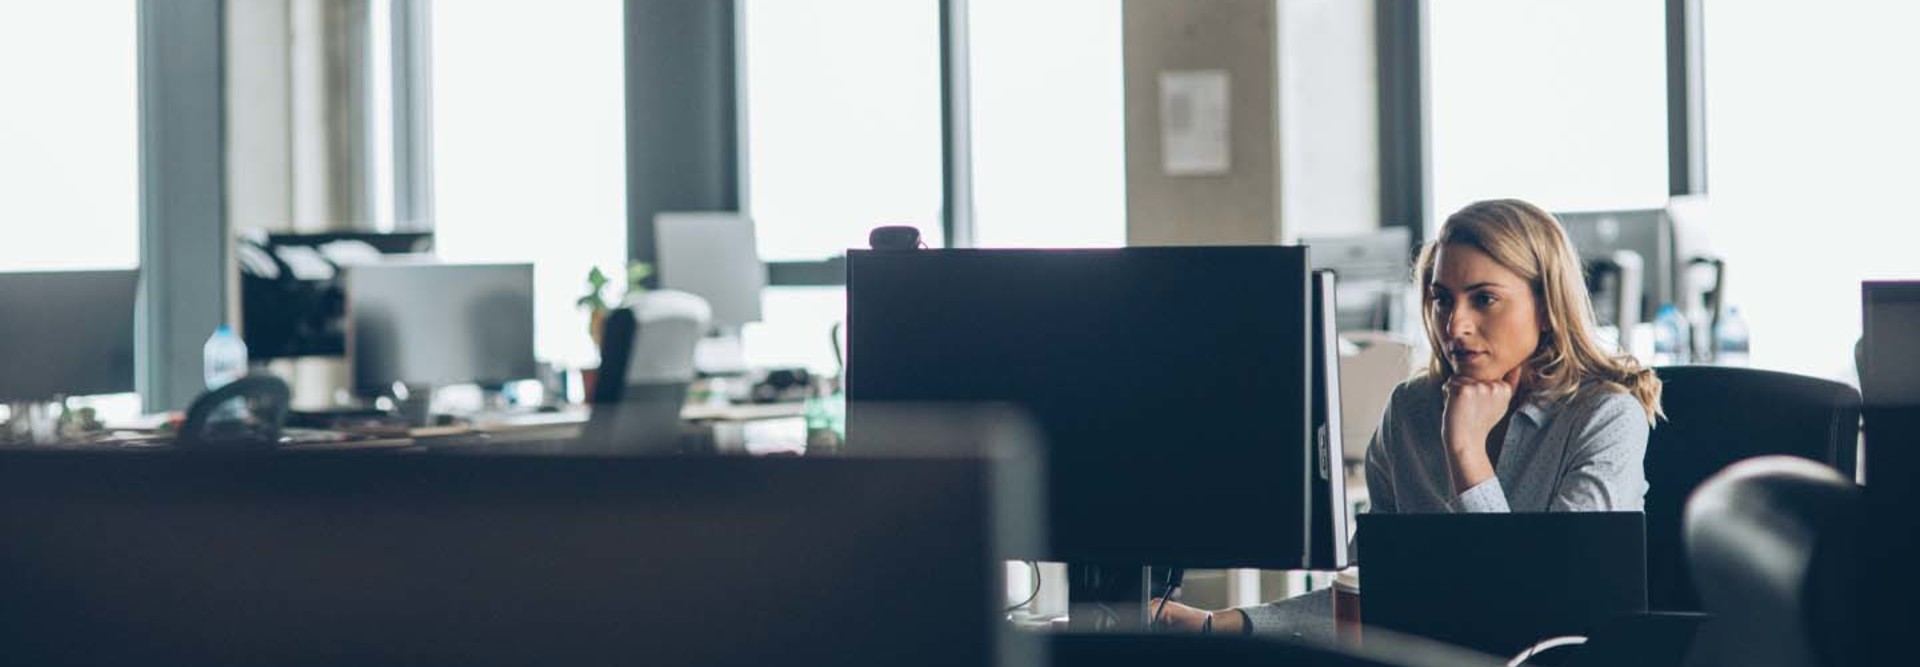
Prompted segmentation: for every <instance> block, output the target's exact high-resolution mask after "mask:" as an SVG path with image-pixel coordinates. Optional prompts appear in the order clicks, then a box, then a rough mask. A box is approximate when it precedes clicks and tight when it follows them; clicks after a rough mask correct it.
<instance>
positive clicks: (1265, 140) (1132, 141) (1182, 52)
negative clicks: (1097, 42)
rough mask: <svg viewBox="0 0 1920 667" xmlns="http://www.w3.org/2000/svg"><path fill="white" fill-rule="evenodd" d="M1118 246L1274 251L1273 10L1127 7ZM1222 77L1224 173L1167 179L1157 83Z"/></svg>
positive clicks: (1251, 4) (1139, 0)
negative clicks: (1123, 226)
mask: <svg viewBox="0 0 1920 667" xmlns="http://www.w3.org/2000/svg"><path fill="white" fill-rule="evenodd" d="M1123 11H1124V18H1123V27H1122V31H1123V38H1122V39H1123V42H1124V44H1125V50H1126V55H1125V59H1124V60H1125V66H1126V74H1125V81H1126V94H1125V98H1126V107H1127V114H1126V115H1127V120H1126V140H1127V245H1217V244H1270V243H1277V242H1278V241H1279V240H1280V238H1281V232H1280V199H1279V189H1280V188H1279V155H1278V150H1277V149H1278V138H1277V128H1278V125H1279V115H1278V114H1279V111H1278V105H1277V98H1276V96H1275V92H1274V90H1275V87H1276V85H1277V82H1278V80H1279V74H1278V72H1277V71H1276V68H1277V67H1278V62H1277V61H1278V58H1277V55H1276V51H1275V49H1276V41H1275V36H1276V32H1275V31H1276V26H1275V11H1276V10H1275V5H1274V2H1273V0H1209V1H1207V2H1164V1H1162V0H1127V2H1126V5H1125V7H1124V9H1123ZM1195 70H1220V71H1224V72H1226V74H1227V77H1228V93H1229V95H1228V100H1229V106H1228V145H1229V147H1230V151H1229V153H1230V154H1229V164H1228V168H1227V170H1226V171H1225V172H1224V173H1210V174H1197V175H1169V174H1168V173H1167V171H1166V170H1165V169H1164V168H1163V163H1162V150H1163V146H1162V134H1163V133H1162V119H1161V112H1160V107H1161V90H1160V75H1161V73H1163V72H1169V71H1195Z"/></svg>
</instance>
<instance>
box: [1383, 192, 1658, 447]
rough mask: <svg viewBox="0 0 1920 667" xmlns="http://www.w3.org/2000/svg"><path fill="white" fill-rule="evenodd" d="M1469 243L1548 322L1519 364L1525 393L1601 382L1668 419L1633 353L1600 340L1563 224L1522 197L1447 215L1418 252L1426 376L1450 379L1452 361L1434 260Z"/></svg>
mask: <svg viewBox="0 0 1920 667" xmlns="http://www.w3.org/2000/svg"><path fill="white" fill-rule="evenodd" d="M1446 245H1464V246H1469V247H1472V248H1476V249H1478V250H1480V251H1481V252H1484V253H1486V254H1487V256H1488V257H1492V258H1493V261H1495V262H1498V263H1499V264H1500V265H1501V266H1503V267H1506V268H1507V270H1509V271H1512V272H1514V273H1517V274H1520V277H1521V278H1524V279H1526V281H1527V283H1528V284H1529V285H1532V286H1533V296H1534V299H1535V301H1536V302H1537V305H1538V306H1539V309H1540V312H1541V313H1542V317H1543V319H1544V320H1545V322H1544V324H1545V327H1546V330H1545V331H1542V332H1541V334H1540V347H1539V348H1538V349H1535V350H1534V351H1533V355H1532V356H1530V357H1528V358H1527V360H1526V361H1525V362H1523V363H1522V367H1523V369H1522V371H1521V376H1522V379H1521V387H1522V388H1523V391H1527V392H1529V393H1530V394H1532V395H1534V396H1537V397H1541V398H1546V399H1550V400H1556V401H1557V400H1561V399H1565V398H1567V397H1569V396H1572V395H1573V393H1574V392H1575V391H1578V390H1579V389H1580V386H1581V385H1582V384H1585V383H1588V382H1601V383H1605V384H1607V385H1612V386H1614V387H1618V388H1620V389H1622V390H1624V391H1626V392H1628V393H1630V394H1632V395H1633V397H1634V398H1635V399H1637V400H1639V401H1640V405H1642V406H1643V407H1645V408H1646V411H1647V422H1648V423H1649V424H1651V423H1654V422H1655V421H1656V420H1657V419H1658V418H1660V417H1662V416H1664V415H1663V414H1662V413H1661V411H1660V379H1659V378H1657V377H1655V376H1654V374H1653V370H1652V369H1649V368H1646V367H1644V366H1641V365H1640V362H1639V361H1636V360H1635V359H1634V358H1633V357H1632V356H1629V355H1625V354H1619V353H1614V352H1609V351H1607V349H1606V347H1605V346H1604V345H1602V344H1601V343H1600V341H1599V340H1598V339H1597V338H1596V337H1595V335H1594V330H1595V328H1596V325H1595V324H1594V319H1593V304H1592V302H1591V301H1590V300H1589V299H1588V296H1587V284H1586V281H1585V280H1584V279H1583V278H1582V277H1581V273H1580V270H1581V264H1580V261H1579V255H1577V254H1575V253H1574V251H1573V244H1572V243H1569V242H1568V241H1567V235H1566V233H1565V232H1564V231H1562V230H1561V228H1560V221H1558V220H1556V219H1554V217H1553V215H1552V214H1550V213H1547V212H1546V211H1543V210H1541V209H1540V207H1538V206H1534V205H1533V204H1529V203H1527V202H1524V201H1520V200H1518V199H1494V200H1488V201H1480V202H1474V203H1472V204H1469V205H1467V207H1466V208H1463V209H1460V211H1459V212H1457V213H1454V214H1453V215H1451V216H1448V217H1447V222H1446V224H1444V225H1441V227H1440V234H1439V236H1438V237H1436V238H1435V239H1434V240H1433V241H1431V242H1429V243H1427V244H1426V246H1425V247H1423V248H1421V249H1420V259H1419V261H1417V262H1416V263H1415V264H1414V278H1415V280H1417V281H1418V283H1417V284H1418V285H1419V287H1420V310H1421V312H1422V313H1423V314H1424V316H1423V319H1424V320H1425V321H1426V329H1427V342H1428V344H1429V345H1431V346H1432V349H1433V358H1432V359H1431V360H1430V361H1429V362H1428V365H1427V373H1428V374H1429V375H1430V376H1432V377H1435V378H1438V379H1439V380H1440V381H1441V382H1445V381H1446V380H1448V379H1450V378H1452V377H1453V373H1454V369H1453V364H1452V362H1451V360H1449V359H1448V358H1447V355H1446V349H1447V344H1446V341H1445V340H1443V339H1442V332H1443V331H1445V327H1444V326H1441V323H1439V322H1438V321H1436V320H1435V319H1434V318H1435V317H1436V316H1437V311H1435V310H1434V305H1433V292H1432V290H1431V289H1429V285H1431V284H1432V283H1433V269H1434V262H1435V260H1436V259H1437V258H1438V256H1439V254H1440V248H1441V246H1446Z"/></svg>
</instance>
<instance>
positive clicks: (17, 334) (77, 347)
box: [0, 269, 140, 403]
mask: <svg viewBox="0 0 1920 667" xmlns="http://www.w3.org/2000/svg"><path fill="white" fill-rule="evenodd" d="M139 283H140V272H139V271H137V270H133V269H127V270H113V271H48V272H33V273H0V403H7V402H30V401H46V400H52V399H55V398H60V397H63V396H87V395H93V394H119V393H127V392H131V391H133V390H134V366H133V338H134V334H133V313H134V298H135V295H136V294H137V293H138V291H139Z"/></svg>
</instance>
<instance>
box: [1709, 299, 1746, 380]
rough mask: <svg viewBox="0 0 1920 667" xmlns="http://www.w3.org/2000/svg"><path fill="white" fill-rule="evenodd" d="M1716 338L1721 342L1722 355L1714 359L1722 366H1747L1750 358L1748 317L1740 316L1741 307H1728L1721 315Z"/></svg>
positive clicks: (1715, 334) (1715, 333)
mask: <svg viewBox="0 0 1920 667" xmlns="http://www.w3.org/2000/svg"><path fill="white" fill-rule="evenodd" d="M1713 337H1714V340H1716V341H1718V342H1719V344H1720V356H1718V357H1716V358H1715V359H1714V361H1715V363H1718V364H1720V365H1722V366H1745V365H1747V358H1748V351H1749V348H1748V345H1749V343H1748V340H1747V318H1744V317H1741V316H1740V308H1739V307H1737V306H1736V307H1733V308H1728V309H1727V314H1726V315H1722V316H1721V317H1720V326H1719V327H1717V330H1716V331H1714V332H1713Z"/></svg>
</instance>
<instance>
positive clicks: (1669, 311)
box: [1653, 304, 1693, 366]
mask: <svg viewBox="0 0 1920 667" xmlns="http://www.w3.org/2000/svg"><path fill="white" fill-rule="evenodd" d="M1688 335H1689V329H1688V327H1687V318H1686V317H1685V316H1682V315H1681V314H1680V309H1678V308H1675V307H1673V304H1666V305H1664V306H1661V307H1660V311H1659V312H1658V313H1656V314H1655V315H1654V316H1653V365H1655V366H1669V365H1674V364H1684V363H1687V362H1689V361H1692V360H1693V357H1692V354H1691V349H1690V347H1691V346H1689V345H1688V342H1690V340H1691V339H1689V338H1688Z"/></svg>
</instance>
